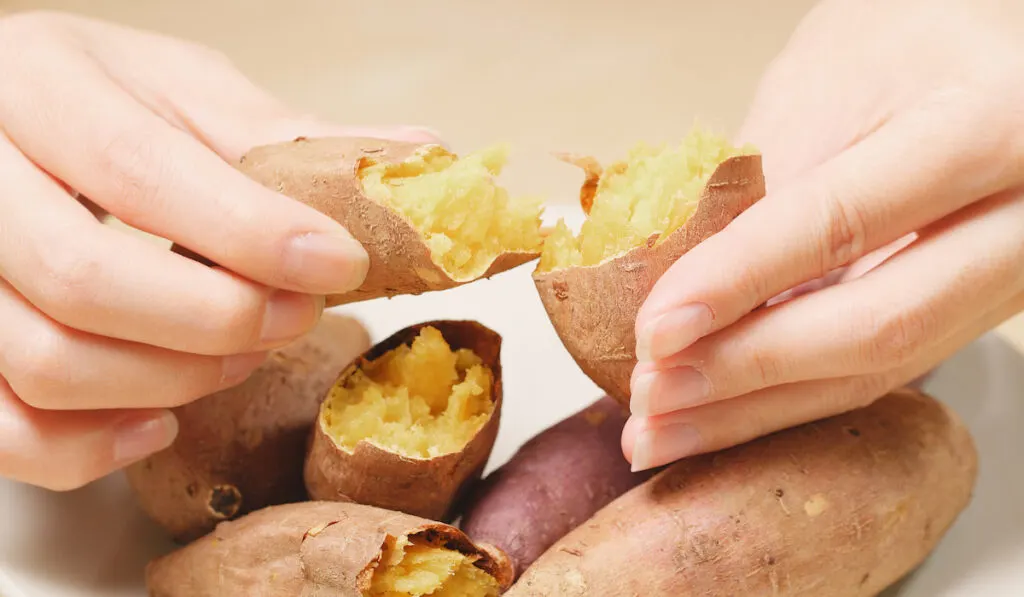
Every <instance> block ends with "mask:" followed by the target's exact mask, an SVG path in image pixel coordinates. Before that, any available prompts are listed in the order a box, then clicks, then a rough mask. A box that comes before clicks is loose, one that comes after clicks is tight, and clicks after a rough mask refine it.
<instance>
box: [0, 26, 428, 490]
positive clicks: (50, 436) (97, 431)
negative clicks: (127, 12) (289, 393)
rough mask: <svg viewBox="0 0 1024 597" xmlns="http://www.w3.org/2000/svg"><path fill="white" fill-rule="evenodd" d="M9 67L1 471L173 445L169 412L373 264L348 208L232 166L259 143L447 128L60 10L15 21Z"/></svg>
mask: <svg viewBox="0 0 1024 597" xmlns="http://www.w3.org/2000/svg"><path fill="white" fill-rule="evenodd" d="M0 81H3V84H2V85H0V322H2V324H0V476H5V477H9V478H13V479H17V480H19V481H24V482H26V483H31V484H35V485H39V486H42V487H46V488H50V489H56V490H66V489H72V488H76V487H80V486H82V485H84V484H86V483H88V482H90V481H92V480H94V479H97V478H99V477H102V476H104V475H106V474H107V473H110V472H111V471H114V470H117V469H119V468H121V467H124V466H125V465H127V464H130V463H131V462H134V461H137V460H139V459H141V458H143V457H145V456H147V455H149V454H151V453H153V452H155V451H158V450H161V449H163V448H165V447H166V446H168V445H169V444H170V443H171V442H172V441H173V439H174V437H175V434H176V431H177V425H176V421H175V419H174V417H173V416H172V415H171V413H170V412H169V411H168V410H167V409H168V408H170V407H174V406H177V405H180V404H184V403H187V402H189V401H192V400H195V399H197V398H199V397H201V396H204V395H206V394H209V393H211V392H214V391H216V390H218V389H221V388H225V387H228V386H231V385H233V384H237V383H239V382H240V381H242V380H243V379H245V378H246V377H248V375H249V374H250V373H251V372H252V371H253V370H254V369H255V368H256V367H257V366H258V365H259V364H260V363H261V362H262V361H263V358H264V356H265V354H266V351H267V350H269V349H272V348H274V347H277V346H281V345H283V344H286V343H288V342H290V341H291V340H293V339H295V338H297V337H299V336H300V335H302V334H304V333H305V332H307V331H309V330H310V329H312V327H313V326H314V325H315V324H316V322H317V320H318V318H319V316H320V313H321V312H322V310H323V296H324V295H325V294H329V293H340V292H345V291H348V290H351V289H353V288H355V287H357V286H358V285H359V284H360V283H361V281H362V279H363V276H365V273H366V268H367V256H366V254H365V252H364V251H363V249H362V247H361V246H360V245H359V244H358V243H357V242H356V241H355V240H353V239H352V238H351V237H350V236H349V235H348V233H347V232H346V231H345V230H344V229H343V228H341V227H340V226H339V225H338V224H337V223H335V222H334V221H333V220H331V219H329V218H327V217H325V216H322V215H321V214H319V213H318V212H316V211H314V210H312V209H311V208H308V207H306V206H304V205H302V204H300V203H298V202H297V201H294V200H292V199H289V198H287V197H284V196H282V195H279V194H277V193H274V192H272V191H270V190H267V189H265V188H263V187H261V186H259V185H258V184H256V183H254V182H252V181H250V180H249V179H248V178H246V177H245V176H243V175H242V174H240V173H239V172H237V171H236V170H235V169H234V168H233V167H232V166H231V164H232V163H235V162H237V160H238V158H239V156H240V155H241V154H242V153H243V152H244V151H246V150H247V149H248V148H250V147H252V146H254V145H258V144H262V143H270V142H277V141H283V140H287V139H290V138H294V137H296V136H299V135H306V136H316V135H364V136H374V137H386V138H392V139H400V140H408V141H413V142H436V141H437V139H436V138H435V137H434V136H433V135H432V134H431V133H429V132H428V131H426V130H423V129H420V128H414V127H389V128H380V129H367V128H351V127H343V126H338V125H333V124H326V123H323V122H319V121H317V120H315V119H313V118H311V117H308V116H305V115H303V114H301V113H296V112H294V111H292V110H290V109H288V108H287V107H285V106H283V105H282V104H281V103H280V102H279V101H277V100H276V99H274V98H273V97H271V96H270V95H269V94H267V93H266V92H265V91H263V90H261V89H259V88H258V87H256V86H255V85H253V84H252V83H251V82H249V81H248V80H247V79H246V78H245V77H244V76H242V75H241V74H240V73H239V72H237V71H236V70H235V69H234V67H233V66H232V65H231V64H230V63H229V62H228V61H227V60H226V59H225V58H223V57H222V56H220V55H219V54H217V53H216V52H214V51H212V50H209V49H207V48H204V47H199V46H196V45H193V44H191V43H186V42H183V41H179V40H175V39H169V38H166V37H161V36H157V35H153V34H150V33H146V32H140V31H135V30H129V29H124V28H120V27H116V26H113V25H110V24H106V23H102V22H97V21H91V20H86V19H82V18H78V17H72V16H69V15H62V14H51V13H24V14H15V15H12V16H8V17H6V18H3V19H0ZM77 193H81V195H82V196H85V197H88V198H89V200H91V201H87V202H82V201H80V200H79V199H78V198H77V197H78V195H77ZM103 212H106V213H109V214H111V215H113V216H116V217H117V218H118V219H120V220H122V221H124V222H126V223H128V224H130V225H131V226H133V227H135V228H138V229H140V230H143V231H146V232H150V233H152V234H154V235H157V236H159V237H162V238H164V239H167V240H170V241H174V242H177V243H179V244H180V245H182V246H184V247H187V248H188V249H191V250H192V251H194V252H196V253H198V254H200V255H202V256H204V257H206V258H208V259H210V260H211V261H213V262H214V263H217V264H219V265H220V267H219V268H215V269H211V268H207V267H205V266H204V265H201V264H199V263H196V262H194V261H191V260H189V259H187V258H185V257H182V256H179V255H177V254H175V253H171V252H170V251H169V250H168V248H167V247H166V246H161V245H158V244H156V243H152V242H150V241H148V240H143V239H142V238H140V237H139V236H137V235H131V234H129V233H127V232H124V231H122V230H120V229H116V228H114V227H111V226H106V225H103V224H101V223H100V221H99V220H98V219H97V217H96V214H100V213H103Z"/></svg>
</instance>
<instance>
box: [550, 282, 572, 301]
mask: <svg viewBox="0 0 1024 597" xmlns="http://www.w3.org/2000/svg"><path fill="white" fill-rule="evenodd" d="M551 288H552V289H553V290H554V291H555V298H556V299H558V300H560V301H564V300H566V299H568V298H569V285H568V284H566V283H565V282H555V283H554V284H552V285H551Z"/></svg>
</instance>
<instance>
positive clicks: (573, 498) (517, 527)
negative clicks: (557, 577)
mask: <svg viewBox="0 0 1024 597" xmlns="http://www.w3.org/2000/svg"><path fill="white" fill-rule="evenodd" d="M628 418H629V412H628V411H627V410H625V409H624V408H623V407H622V406H621V405H619V404H618V403H617V402H615V401H614V400H612V399H611V398H608V397H605V398H602V399H601V400H598V401H597V402H594V403H593V404H591V405H590V406H588V407H587V408H585V409H583V410H581V411H580V412H578V413H576V414H574V415H572V416H571V417H569V418H567V419H565V420H563V421H560V422H559V423H557V424H555V425H553V426H552V427H549V428H548V429H546V430H544V431H542V432H541V433H539V434H538V435H536V436H535V437H533V438H532V439H530V440H529V441H528V442H526V443H525V444H524V445H523V446H522V447H521V448H520V449H519V451H517V452H516V454H515V455H514V456H513V457H512V458H511V459H510V460H509V461H508V462H507V463H506V464H504V465H502V466H501V467H500V468H498V469H497V470H495V471H494V472H493V473H491V474H490V475H488V476H487V478H486V479H485V480H484V482H483V483H481V484H480V486H479V487H478V488H477V490H475V491H474V492H473V495H472V498H471V499H470V500H469V505H468V507H467V508H466V509H465V511H464V512H463V515H462V522H461V524H460V526H461V528H462V530H464V531H465V532H466V533H467V534H469V536H471V537H474V538H476V539H477V540H479V541H485V542H487V543H491V544H493V545H496V546H498V547H500V548H501V549H502V550H504V551H505V553H507V554H508V555H509V557H510V558H511V559H512V562H513V563H514V564H515V570H516V574H517V575H518V574H520V573H522V571H523V570H526V568H527V567H528V566H529V565H530V564H532V563H533V561H534V560H536V559H537V558H538V557H539V556H540V555H541V554H542V553H544V551H545V550H547V549H548V548H549V547H551V545H552V544H553V543H554V542H555V541H557V540H558V539H561V538H562V537H563V536H564V535H565V534H566V533H568V532H569V531H571V530H573V529H574V528H576V527H577V526H579V525H580V524H582V523H583V522H584V521H586V520H587V519H589V518H590V517H591V516H593V515H594V513H595V512H597V511H598V510H600V509H601V508H603V507H604V506H606V505H607V504H608V503H610V502H611V501H612V500H614V499H615V498H617V497H619V496H620V495H622V494H624V493H625V492H627V491H629V490H630V489H632V488H633V487H635V486H636V485H638V484H640V483H642V482H644V481H646V480H647V479H648V478H649V477H650V476H651V475H652V474H653V473H652V472H644V473H631V472H630V470H629V468H630V467H629V463H628V462H627V461H626V459H625V458H624V457H623V456H622V448H621V439H620V438H621V434H622V428H623V427H624V426H625V424H626V419H628Z"/></svg>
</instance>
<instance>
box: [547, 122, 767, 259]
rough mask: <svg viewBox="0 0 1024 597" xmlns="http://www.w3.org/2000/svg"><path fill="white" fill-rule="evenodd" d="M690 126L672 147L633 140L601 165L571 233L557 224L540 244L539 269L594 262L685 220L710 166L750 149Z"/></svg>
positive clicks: (671, 229) (665, 232)
mask: <svg viewBox="0 0 1024 597" xmlns="http://www.w3.org/2000/svg"><path fill="white" fill-rule="evenodd" d="M755 152H756V150H755V149H754V148H752V147H749V146H748V147H743V148H736V147H733V146H731V145H730V144H729V143H728V141H727V140H726V139H724V138H722V137H718V136H715V135H712V134H709V133H705V132H703V131H700V130H698V129H694V130H693V131H691V132H690V134H689V135H688V136H687V137H686V138H685V139H684V140H683V142H682V143H681V144H680V145H679V146H678V147H650V146H648V145H645V144H639V145H637V146H636V147H635V148H633V149H632V150H631V151H630V152H629V154H628V155H627V157H626V159H625V160H624V161H621V162H617V163H614V164H612V165H611V166H609V167H608V168H606V169H605V171H604V173H603V174H602V176H601V178H600V180H599V181H598V184H597V194H596V195H595V196H594V202H593V205H592V206H591V208H590V214H589V215H588V216H587V219H586V221H585V222H584V223H583V226H582V228H581V229H580V235H579V236H578V237H574V236H573V233H572V231H571V230H570V229H569V227H568V226H566V225H565V222H559V223H558V225H557V226H556V227H555V229H554V230H553V231H552V233H551V235H550V236H549V237H548V239H547V240H546V241H545V243H544V251H543V253H542V255H541V259H540V264H539V266H538V269H539V271H542V272H545V271H551V270H555V269H564V268H567V267H573V266H588V265H597V264H599V263H601V262H603V261H605V260H607V259H609V258H611V257H615V256H618V255H621V254H622V253H625V252H627V251H629V250H630V249H633V248H635V247H638V246H640V245H642V244H644V243H646V242H647V239H649V238H650V237H651V235H652V234H661V237H660V238H659V241H660V240H661V239H664V238H666V237H667V236H668V235H669V234H670V233H672V232H674V231H675V230H677V229H678V228H679V227H681V226H682V225H683V224H685V223H686V222H687V220H689V219H690V217H691V216H692V215H693V213H694V210H695V209H696V208H697V203H698V202H699V201H700V195H701V192H702V191H703V190H704V185H705V184H706V183H707V181H708V179H709V178H710V177H711V174H713V173H714V171H715V168H716V167H717V166H718V165H719V164H720V163H722V162H723V161H725V160H726V159H728V158H730V157H734V156H737V155H744V154H752V153H755Z"/></svg>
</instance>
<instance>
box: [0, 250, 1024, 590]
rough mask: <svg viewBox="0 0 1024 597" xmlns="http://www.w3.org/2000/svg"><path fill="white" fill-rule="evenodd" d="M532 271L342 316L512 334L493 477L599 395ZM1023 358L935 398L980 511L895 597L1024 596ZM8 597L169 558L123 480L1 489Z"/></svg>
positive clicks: (116, 579) (949, 375)
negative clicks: (975, 470)
mask: <svg viewBox="0 0 1024 597" xmlns="http://www.w3.org/2000/svg"><path fill="white" fill-rule="evenodd" d="M530 270H531V267H530V266H527V267H524V268H520V269H519V270H517V271H513V272H510V273H507V274H504V275H502V276H498V277H496V278H494V279H493V280H491V281H488V282H481V283H478V284H473V285H470V286H466V287H463V288H459V289H456V290H452V291H449V292H444V293H436V294H427V295H423V296H420V297H402V298H397V299H394V300H391V301H375V302H373V303H367V304H364V305H359V306H357V307H353V308H346V309H342V310H343V311H346V312H350V313H354V314H356V315H358V316H359V317H361V318H363V320H364V321H365V322H366V323H367V325H368V327H369V328H370V330H371V332H372V333H373V335H374V337H376V338H382V337H384V336H385V335H387V334H389V333H391V332H393V331H395V330H397V329H399V328H401V327H403V326H405V325H408V324H412V323H417V322H420V321H424V320H428V319H440V318H463V319H477V320H479V321H481V322H482V323H484V324H486V325H488V326H491V327H493V328H494V329H495V330H497V331H498V332H500V333H501V334H502V335H503V336H504V338H505V343H504V348H503V353H502V358H503V362H504V367H505V372H506V380H505V382H506V383H505V393H506V394H505V395H506V402H505V406H504V410H503V413H502V428H501V432H500V434H499V437H498V442H497V445H496V446H495V450H494V456H493V458H492V461H491V468H493V467H495V466H497V465H499V464H501V463H502V462H504V461H505V460H506V459H507V458H508V457H509V456H511V454H512V453H513V452H514V451H515V449H516V448H517V447H518V446H519V445H520V444H522V443H523V442H524V441H525V440H526V439H528V438H529V437H530V436H531V435H533V434H534V433H536V432H537V431H539V430H540V429H543V428H545V427H547V426H548V425H550V424H551V423H554V422H555V421H557V420H559V419H561V418H563V417H565V416H567V415H569V414H570V413H572V412H574V411H575V410H577V409H579V408H581V407H582V406H583V405H585V404H587V403H589V402H591V401H592V400H594V399H595V398H597V397H598V396H599V393H598V391H597V389H596V388H595V387H594V386H593V384H592V383H591V382H590V381H589V380H588V379H587V378H586V377H584V376H583V374H582V373H580V371H579V369H578V368H577V367H576V365H575V364H574V363H573V362H572V360H571V358H570V357H569V356H568V355H567V354H566V353H565V351H564V349H562V347H561V344H560V342H559V340H558V338H557V337H556V336H555V334H554V331H553V330H552V328H551V325H550V323H549V322H548V320H547V317H546V316H545V315H544V313H543V309H542V307H541V305H540V301H539V299H538V298H537V295H536V292H535V291H534V290H533V285H532V282H531V281H530ZM1022 388H1024V357H1022V356H1021V355H1020V354H1019V353H1017V352H1016V351H1014V350H1013V349H1012V348H1010V346H1009V345H1007V344H1006V343H1005V342H1003V341H1002V340H1001V339H999V338H998V337H996V336H987V337H985V338H983V339H981V340H980V341H978V342H976V343H975V344H973V345H971V346H970V347H968V348H967V349H965V350H964V351H962V352H961V353H960V354H959V355H957V356H956V357H954V358H953V359H952V360H951V361H950V362H948V363H947V364H946V365H944V366H943V367H942V368H941V369H940V370H939V372H938V373H937V374H936V376H935V377H934V378H932V380H931V381H930V382H929V384H928V386H927V389H928V390H929V391H930V392H931V393H933V394H934V395H936V396H938V397H940V398H942V399H943V400H945V401H947V402H948V403H950V404H952V405H953V406H954V407H955V408H956V409H957V410H959V412H960V413H961V415H962V416H963V417H964V418H965V419H966V420H967V421H968V423H969V424H970V426H971V428H972V430H973V432H974V434H975V437H976V439H977V442H978V446H979V449H980V451H981V455H982V467H981V476H980V480H979V484H978V488H977V493H976V496H975V498H974V501H973V503H972V505H971V507H970V508H969V509H968V510H967V511H966V512H965V513H964V514H963V515H962V516H961V518H960V519H959V521H958V522H957V524H956V526H955V527H954V528H953V529H952V530H951V531H950V533H949V534H948V535H947V538H946V540H945V541H944V542H943V543H942V545H941V546H940V547H939V549H938V550H937V551H936V552H935V553H934V554H933V556H932V557H931V558H930V559H929V561H928V562H926V564H925V565H924V566H922V567H921V569H919V570H918V571H917V572H915V573H914V574H913V575H911V576H910V577H908V579H907V580H906V581H905V582H904V583H902V584H901V585H900V586H898V587H894V588H893V590H891V591H890V592H889V593H887V595H886V597H896V596H898V597H979V596H984V597H1003V596H1006V597H1010V596H1018V597H1019V596H1020V595H1024V475H1022V470H1021V468H1020V466H1019V464H1018V462H1019V458H1020V457H1021V456H1022V455H1024V436H1022V435H1021V429H1024V396H1022V395H1021V394H1022V393H1024V391H1022ZM0 517H2V518H0V522H2V526H0V597H99V596H103V597H143V596H144V595H145V590H144V587H143V584H142V570H143V566H144V565H145V563H146V562H147V561H148V560H149V559H150V558H151V557H153V556H155V555H157V554H160V553H163V552H165V551H166V550H168V549H171V547H172V546H171V544H170V543H169V542H168V541H167V540H166V539H164V537H163V535H162V534H161V533H160V531H159V530H158V529H156V528H155V527H154V526H153V525H152V524H150V523H149V522H148V521H147V520H146V519H145V518H144V517H143V516H142V514H141V513H140V512H139V511H138V510H137V509H136V508H135V506H134V503H133V502H132V499H131V496H130V495H129V494H128V492H127V488H126V486H125V483H124V480H123V478H122V477H121V476H120V475H113V476H111V477H109V478H107V479H104V480H102V481H100V482H97V483H95V484H93V485H91V486H89V487H86V488H84V489H82V490H80V491H75V492H71V493H66V494H53V493H48V492H46V491H42V490H39V489H35V488H31V487H26V486H22V485H18V484H15V483H11V482H3V481H0ZM823 597H827V596H823Z"/></svg>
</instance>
